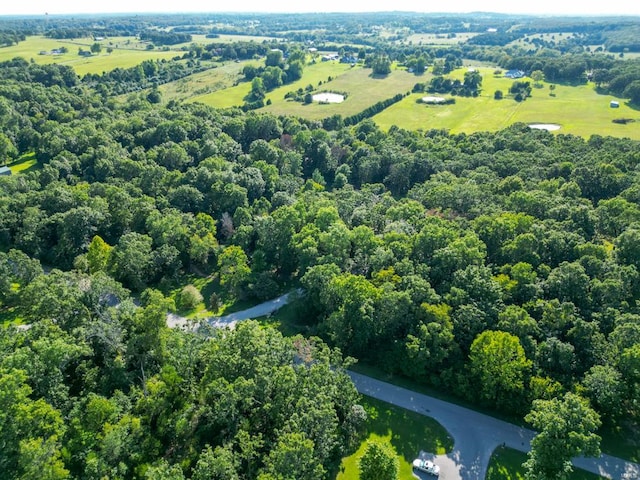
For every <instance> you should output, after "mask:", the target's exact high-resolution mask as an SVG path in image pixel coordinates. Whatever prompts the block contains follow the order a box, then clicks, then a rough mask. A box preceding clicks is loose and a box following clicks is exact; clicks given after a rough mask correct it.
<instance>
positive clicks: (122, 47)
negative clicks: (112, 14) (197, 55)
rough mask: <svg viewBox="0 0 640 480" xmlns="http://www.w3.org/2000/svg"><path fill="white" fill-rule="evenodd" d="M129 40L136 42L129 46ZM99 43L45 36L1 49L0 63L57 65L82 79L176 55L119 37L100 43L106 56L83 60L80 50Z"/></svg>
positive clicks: (83, 39) (86, 39)
mask: <svg viewBox="0 0 640 480" xmlns="http://www.w3.org/2000/svg"><path fill="white" fill-rule="evenodd" d="M127 40H133V42H130V43H129V44H127V43H126V42H127ZM93 43H95V42H94V41H93V39H92V38H79V39H75V40H57V39H51V38H45V37H41V36H36V37H28V38H27V39H26V40H25V41H24V42H20V43H19V44H18V45H13V46H11V47H3V48H0V61H6V60H11V59H13V58H15V57H22V58H24V59H25V60H29V61H30V60H32V59H33V61H34V62H36V63H40V64H49V63H57V64H59V65H68V66H70V67H73V69H74V70H75V71H76V73H77V74H78V75H80V76H82V75H84V74H86V73H102V72H107V71H110V70H113V69H114V68H117V67H120V68H129V67H133V66H135V65H138V64H139V63H141V62H142V61H144V60H149V59H151V60H156V59H162V58H172V57H175V56H176V52H175V51H160V50H146V49H144V45H146V44H142V43H140V42H136V41H135V39H131V38H130V37H117V38H112V39H106V40H104V41H100V42H98V43H100V44H101V45H102V48H103V50H102V53H100V54H98V55H92V56H91V57H80V56H79V55H78V48H83V49H84V50H88V49H89V48H90V47H91V45H92V44H93ZM110 43H112V44H113V52H112V53H107V52H106V49H107V47H109V46H112V45H110ZM62 46H64V47H67V48H68V49H69V51H68V52H67V53H65V54H62V55H39V53H40V52H41V51H47V52H50V51H51V50H53V49H56V48H59V47H62Z"/></svg>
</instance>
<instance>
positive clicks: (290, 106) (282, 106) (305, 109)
mask: <svg viewBox="0 0 640 480" xmlns="http://www.w3.org/2000/svg"><path fill="white" fill-rule="evenodd" d="M324 64H329V65H328V67H323V64H322V63H320V64H317V65H316V66H315V67H317V68H331V67H332V65H331V64H333V68H335V69H338V68H342V69H344V70H343V73H342V74H341V75H339V76H336V75H335V74H333V75H332V76H333V77H334V79H333V80H332V81H331V82H327V83H325V84H324V85H322V87H319V88H318V89H317V90H318V91H319V92H321V91H323V90H325V89H326V90H333V91H337V92H346V93H347V94H348V96H347V99H346V100H345V101H344V102H342V103H333V104H330V105H320V104H318V103H312V104H310V105H303V104H301V103H298V102H290V101H287V100H285V99H284V98H283V97H284V94H285V93H286V92H289V91H291V90H295V89H296V88H297V87H295V88H294V86H288V88H287V87H282V88H281V89H278V90H279V91H275V92H273V93H270V94H268V95H267V98H271V101H272V105H269V106H267V107H265V108H264V111H267V112H270V113H273V114H276V115H295V116H299V117H303V118H308V119H310V120H320V119H323V118H326V117H329V116H331V115H334V114H340V115H342V116H343V117H346V116H349V115H354V114H356V113H359V112H361V111H363V110H364V109H366V108H367V107H369V106H371V105H373V104H375V103H377V102H379V101H381V100H386V99H387V98H390V97H393V96H394V95H396V94H397V93H406V92H408V91H410V90H411V88H412V87H413V85H415V83H416V82H418V81H421V80H420V79H421V77H416V76H415V75H413V74H410V73H408V72H407V71H405V70H393V71H392V72H391V74H389V75H387V76H386V77H382V78H373V77H372V75H371V70H370V69H368V68H362V67H360V66H357V67H353V68H351V67H350V66H349V65H346V64H339V63H334V62H324ZM307 70H310V71H312V69H311V67H307V68H306V69H305V74H304V77H303V79H302V80H301V81H300V86H302V87H304V86H305V85H308V84H309V83H311V84H312V85H314V86H317V82H316V83H313V82H311V81H309V80H307V78H306V77H307ZM334 71H335V70H334ZM312 78H313V79H314V80H315V78H316V77H315V76H314V77H312ZM323 80H326V77H325V78H324V79H323Z"/></svg>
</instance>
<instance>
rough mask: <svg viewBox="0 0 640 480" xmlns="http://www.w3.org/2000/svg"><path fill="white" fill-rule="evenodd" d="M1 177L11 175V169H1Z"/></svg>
mask: <svg viewBox="0 0 640 480" xmlns="http://www.w3.org/2000/svg"><path fill="white" fill-rule="evenodd" d="M0 175H11V169H10V168H9V167H0Z"/></svg>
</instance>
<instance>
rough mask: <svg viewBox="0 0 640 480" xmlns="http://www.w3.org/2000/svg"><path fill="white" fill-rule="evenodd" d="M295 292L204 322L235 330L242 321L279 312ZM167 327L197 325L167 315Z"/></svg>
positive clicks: (190, 321)
mask: <svg viewBox="0 0 640 480" xmlns="http://www.w3.org/2000/svg"><path fill="white" fill-rule="evenodd" d="M292 293H293V292H289V293H285V294H284V295H282V296H280V297H278V298H274V299H273V300H269V301H268V302H264V303H261V304H260V305H256V306H255V307H251V308H248V309H246V310H242V311H241V312H235V313H230V314H229V315H224V316H223V317H209V318H206V319H204V320H203V321H204V322H207V323H208V324H209V325H211V326H212V327H229V328H233V327H234V326H235V325H236V323H238V322H239V321H241V320H248V319H250V318H258V317H264V316H266V315H270V314H271V313H273V312H275V311H276V310H279V309H280V308H282V307H284V306H285V305H286V304H287V303H289V296H290V295H291V294H292ZM167 325H168V326H169V327H170V328H176V327H179V328H187V329H189V328H194V327H196V326H197V325H194V321H193V320H190V319H188V318H185V317H181V316H179V315H176V314H175V313H168V314H167Z"/></svg>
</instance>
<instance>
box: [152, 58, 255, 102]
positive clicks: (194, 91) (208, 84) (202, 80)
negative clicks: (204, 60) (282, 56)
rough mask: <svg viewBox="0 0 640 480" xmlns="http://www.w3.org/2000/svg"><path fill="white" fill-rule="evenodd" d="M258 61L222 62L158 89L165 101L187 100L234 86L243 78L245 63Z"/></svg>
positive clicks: (253, 63)
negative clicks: (242, 72)
mask: <svg viewBox="0 0 640 480" xmlns="http://www.w3.org/2000/svg"><path fill="white" fill-rule="evenodd" d="M258 63H259V62H258V61H257V60H245V61H242V62H240V63H235V62H226V63H222V64H219V65H218V66H217V67H216V68H212V69H209V70H206V71H204V72H199V73H195V74H193V75H189V76H188V77H185V78H181V79H180V80H176V81H174V82H169V83H165V84H164V85H160V86H159V87H158V90H159V91H160V93H161V94H162V99H163V101H170V100H186V99H189V98H191V97H194V96H200V95H206V94H209V93H212V92H216V91H218V90H223V89H228V88H232V87H233V85H234V84H235V83H236V82H237V81H239V80H240V79H242V78H243V77H242V74H241V71H242V69H243V68H244V66H245V65H256V66H257V65H258Z"/></svg>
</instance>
